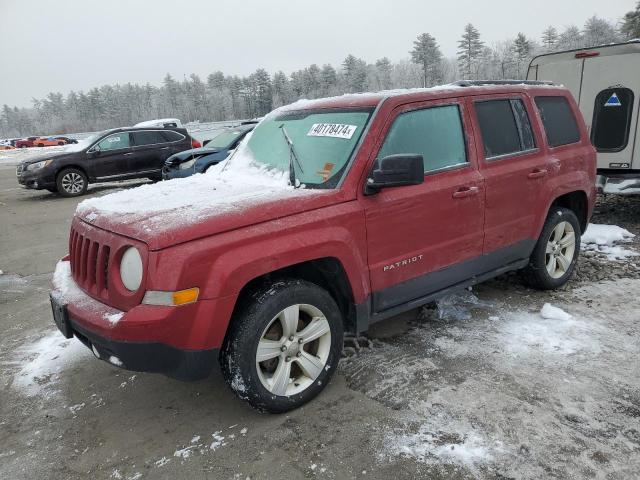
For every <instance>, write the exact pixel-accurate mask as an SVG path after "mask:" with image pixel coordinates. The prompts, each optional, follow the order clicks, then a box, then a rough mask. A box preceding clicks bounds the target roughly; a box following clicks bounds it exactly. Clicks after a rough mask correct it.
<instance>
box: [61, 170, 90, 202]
mask: <svg viewBox="0 0 640 480" xmlns="http://www.w3.org/2000/svg"><path fill="white" fill-rule="evenodd" d="M56 186H57V188H58V193H60V195H62V196H63V197H78V196H80V195H84V194H85V193H86V192H87V187H88V186H89V182H88V180H87V176H86V175H85V174H84V172H83V171H81V170H78V169H77V168H65V169H64V170H62V171H61V172H60V173H59V174H58V176H57V178H56Z"/></svg>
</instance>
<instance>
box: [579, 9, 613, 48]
mask: <svg viewBox="0 0 640 480" xmlns="http://www.w3.org/2000/svg"><path fill="white" fill-rule="evenodd" d="M582 38H583V43H584V46H585V47H593V46H596V45H606V44H608V43H616V42H618V41H619V39H620V38H619V36H618V32H616V27H615V26H614V25H613V24H611V23H609V22H608V21H607V20H605V19H604V18H599V17H596V16H595V15H594V16H593V17H591V18H589V19H588V20H587V21H586V23H585V24H584V31H583V36H582Z"/></svg>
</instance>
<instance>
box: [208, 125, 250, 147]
mask: <svg viewBox="0 0 640 480" xmlns="http://www.w3.org/2000/svg"><path fill="white" fill-rule="evenodd" d="M245 131H246V130H237V129H233V130H229V131H226V132H223V133H221V134H220V135H217V136H215V137H213V139H212V140H211V141H209V142H207V144H206V145H205V147H206V148H226V147H227V146H229V145H230V144H231V143H233V141H234V140H235V139H236V138H238V137H239V136H240V135H242V134H243V133H244V132H245Z"/></svg>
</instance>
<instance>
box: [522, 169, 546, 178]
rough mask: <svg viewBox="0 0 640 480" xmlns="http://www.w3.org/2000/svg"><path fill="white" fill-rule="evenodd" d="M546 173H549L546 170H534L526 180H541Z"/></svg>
mask: <svg viewBox="0 0 640 480" xmlns="http://www.w3.org/2000/svg"><path fill="white" fill-rule="evenodd" d="M547 173H549V172H548V171H547V169H546V168H536V169H535V170H533V171H532V172H530V173H529V175H527V177H528V178H532V179H533V178H542V177H544V176H545V175H546V174H547Z"/></svg>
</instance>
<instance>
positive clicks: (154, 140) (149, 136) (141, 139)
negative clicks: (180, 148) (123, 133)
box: [133, 130, 166, 146]
mask: <svg viewBox="0 0 640 480" xmlns="http://www.w3.org/2000/svg"><path fill="white" fill-rule="evenodd" d="M133 138H134V139H135V144H136V145H138V146H140V145H155V144H158V143H166V140H165V139H164V137H163V136H162V132H161V131H159V130H144V131H141V132H133Z"/></svg>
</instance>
